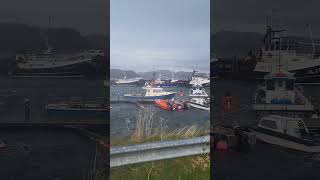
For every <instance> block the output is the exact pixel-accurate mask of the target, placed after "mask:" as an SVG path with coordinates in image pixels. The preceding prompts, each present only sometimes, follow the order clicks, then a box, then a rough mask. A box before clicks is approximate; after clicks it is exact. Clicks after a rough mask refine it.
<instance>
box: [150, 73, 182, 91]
mask: <svg viewBox="0 0 320 180" xmlns="http://www.w3.org/2000/svg"><path fill="white" fill-rule="evenodd" d="M154 84H155V86H159V87H177V86H179V85H181V84H182V81H179V80H177V79H175V78H174V73H173V72H171V78H170V79H167V80H161V73H160V74H159V78H158V79H156V80H155V81H154Z"/></svg>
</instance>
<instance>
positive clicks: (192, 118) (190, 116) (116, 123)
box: [110, 86, 210, 139]
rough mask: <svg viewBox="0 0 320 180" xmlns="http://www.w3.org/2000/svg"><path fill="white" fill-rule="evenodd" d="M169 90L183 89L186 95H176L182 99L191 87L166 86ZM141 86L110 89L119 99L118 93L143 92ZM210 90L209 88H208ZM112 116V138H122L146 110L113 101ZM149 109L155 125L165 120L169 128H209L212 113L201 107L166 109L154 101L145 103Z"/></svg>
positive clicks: (113, 87)
mask: <svg viewBox="0 0 320 180" xmlns="http://www.w3.org/2000/svg"><path fill="white" fill-rule="evenodd" d="M165 90H167V91H174V92H179V91H180V90H183V91H184V93H185V95H186V96H184V97H179V96H176V99H177V98H180V99H181V100H187V99H188V97H187V94H188V92H189V88H185V87H179V88H177V87H172V88H165ZM141 91H142V89H141V87H125V86H112V87H111V89H110V93H111V100H117V98H118V94H119V97H120V99H121V97H122V96H123V94H125V93H131V92H136V93H139V92H141ZM206 91H207V92H209V89H206ZM111 106H112V109H111V113H110V114H111V117H110V127H111V129H110V131H111V132H110V133H111V139H114V138H121V137H125V136H127V135H129V134H130V133H131V132H132V130H133V129H134V127H135V123H136V120H137V118H138V116H139V113H143V112H144V110H141V108H140V107H138V106H136V105H135V104H128V103H113V104H111ZM145 106H146V107H147V108H148V109H151V111H152V112H153V114H154V115H153V127H154V128H157V127H159V123H160V122H164V123H165V124H166V125H167V127H168V130H169V131H170V130H179V129H182V128H184V127H186V126H187V127H190V126H197V127H198V128H201V129H202V128H203V129H209V124H210V122H209V118H210V115H209V114H210V113H209V112H208V111H203V110H199V109H194V108H189V109H188V110H183V111H166V110H162V109H160V108H158V107H155V106H154V105H153V104H152V103H149V104H145Z"/></svg>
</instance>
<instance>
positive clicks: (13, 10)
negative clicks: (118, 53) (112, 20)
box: [0, 0, 109, 34]
mask: <svg viewBox="0 0 320 180" xmlns="http://www.w3.org/2000/svg"><path fill="white" fill-rule="evenodd" d="M107 2H108V0H1V3H0V22H18V23H25V24H30V25H36V26H47V25H48V17H49V16H51V17H52V18H51V23H52V26H53V27H71V28H75V29H77V30H78V31H80V32H81V33H82V34H96V33H99V34H108V33H107V28H106V23H109V22H106V17H107V13H108V10H109V8H108V7H107V5H108V3H107Z"/></svg>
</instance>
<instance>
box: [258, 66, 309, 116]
mask: <svg viewBox="0 0 320 180" xmlns="http://www.w3.org/2000/svg"><path fill="white" fill-rule="evenodd" d="M295 79H296V78H295V77H294V74H293V73H289V72H287V71H282V70H280V71H275V72H271V73H269V74H268V75H266V76H265V77H264V81H263V82H262V83H261V84H260V85H259V86H258V89H257V90H256V93H255V98H254V103H253V110H254V111H259V112H280V111H282V112H300V113H304V114H310V113H311V114H313V113H314V111H315V109H314V107H313V105H312V104H311V103H310V102H309V100H308V99H307V98H306V97H305V96H304V95H303V93H302V89H301V88H298V87H296V85H295Z"/></svg>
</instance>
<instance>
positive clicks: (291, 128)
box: [250, 115, 320, 153]
mask: <svg viewBox="0 0 320 180" xmlns="http://www.w3.org/2000/svg"><path fill="white" fill-rule="evenodd" d="M250 130H251V131H252V132H253V133H254V134H255V135H256V137H257V139H258V140H260V141H263V142H265V143H268V144H273V145H277V146H281V147H284V148H288V149H293V150H298V151H303V152H309V153H317V152H320V134H319V131H316V130H311V129H308V128H307V127H306V124H305V122H304V121H303V119H302V118H298V117H289V116H280V115H268V116H265V117H262V118H261V120H260V121H259V124H258V126H257V127H253V128H251V129H250Z"/></svg>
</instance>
